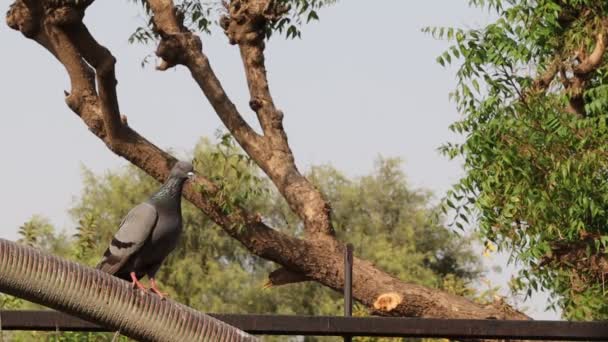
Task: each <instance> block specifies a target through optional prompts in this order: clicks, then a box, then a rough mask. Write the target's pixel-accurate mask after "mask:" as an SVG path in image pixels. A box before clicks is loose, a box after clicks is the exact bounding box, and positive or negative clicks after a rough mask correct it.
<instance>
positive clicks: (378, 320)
mask: <svg viewBox="0 0 608 342" xmlns="http://www.w3.org/2000/svg"><path fill="white" fill-rule="evenodd" d="M210 315H211V316H213V317H215V318H217V319H219V320H221V321H224V322H225V323H228V324H230V325H232V326H234V327H236V328H239V329H241V330H244V331H246V332H248V333H250V334H255V335H303V336H348V337H351V336H377V337H380V336H385V337H435V338H448V339H514V340H551V341H608V322H606V323H604V322H565V321H506V320H473V319H428V318H427V319H425V318H397V317H338V316H330V317H328V316H283V315H236V314H210ZM0 322H1V324H2V329H3V330H38V331H109V330H108V329H106V328H104V327H101V326H99V325H96V324H93V323H89V322H87V321H84V320H81V319H79V318H76V317H72V316H69V315H67V314H64V313H61V312H58V311H21V310H15V311H0Z"/></svg>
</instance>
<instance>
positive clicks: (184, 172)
mask: <svg viewBox="0 0 608 342" xmlns="http://www.w3.org/2000/svg"><path fill="white" fill-rule="evenodd" d="M170 177H175V178H181V179H186V178H192V177H194V167H192V164H191V163H189V162H186V161H178V162H177V163H175V165H173V168H172V169H171V175H170Z"/></svg>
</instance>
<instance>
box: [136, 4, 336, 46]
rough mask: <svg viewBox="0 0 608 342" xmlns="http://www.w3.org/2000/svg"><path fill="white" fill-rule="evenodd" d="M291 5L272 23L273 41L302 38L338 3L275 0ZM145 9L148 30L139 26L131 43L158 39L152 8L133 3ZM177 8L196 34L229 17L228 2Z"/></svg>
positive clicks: (208, 30)
mask: <svg viewBox="0 0 608 342" xmlns="http://www.w3.org/2000/svg"><path fill="white" fill-rule="evenodd" d="M275 1H276V2H278V3H280V4H282V5H285V6H287V8H288V9H289V10H288V11H287V13H286V14H285V15H284V16H283V17H282V18H281V19H279V20H278V21H276V22H271V23H268V27H267V28H266V36H267V37H268V38H270V36H272V34H273V33H274V32H278V33H279V34H284V35H285V37H286V38H288V39H289V38H291V39H293V38H296V37H297V38H300V37H301V36H302V31H301V27H302V26H303V25H304V24H308V23H309V22H311V21H314V20H319V14H318V11H319V10H320V9H321V8H323V7H326V6H330V5H333V4H335V3H336V2H337V0H275ZM133 2H134V3H136V4H138V5H140V6H141V7H142V8H143V9H144V13H145V14H146V17H147V23H146V26H145V27H138V28H137V29H136V30H135V32H134V33H133V34H131V36H130V37H129V42H130V43H134V42H138V43H143V44H147V43H149V42H153V41H155V40H156V39H157V38H158V37H157V35H156V34H155V33H154V31H153V30H152V19H151V15H150V8H149V7H148V5H147V2H146V1H144V0H133ZM175 6H176V8H177V9H178V10H179V12H180V13H182V14H183V17H184V26H186V27H187V28H188V29H190V30H191V31H193V32H203V33H207V34H211V28H212V26H214V25H217V24H218V19H219V18H220V16H222V15H224V14H226V2H224V1H219V0H209V1H201V0H181V1H175Z"/></svg>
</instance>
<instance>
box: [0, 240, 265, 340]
mask: <svg viewBox="0 0 608 342" xmlns="http://www.w3.org/2000/svg"><path fill="white" fill-rule="evenodd" d="M0 292H3V293H7V294H10V295H14V296H16V297H20V298H24V299H27V300H29V301H32V302H35V303H38V304H42V305H45V306H48V307H51V308H53V309H57V310H60V311H64V312H67V313H69V314H72V315H74V316H77V317H80V318H82V319H85V320H88V321H91V322H95V323H97V324H100V325H103V326H105V327H108V328H109V329H112V330H114V331H117V330H118V331H120V333H121V334H123V335H125V336H128V337H131V338H134V339H136V340H139V341H163V342H165V341H166V342H170V341H177V342H182V341H183V342H190V341H210V342H224V341H225V342H233V341H234V342H237V341H258V339H257V338H255V337H253V336H251V335H248V334H247V333H245V332H243V331H241V330H239V329H237V328H234V327H232V326H230V325H228V324H226V323H224V322H221V321H219V320H217V319H215V318H212V317H210V316H207V315H205V314H203V313H200V312H198V311H196V310H194V309H191V308H189V307H187V306H185V305H181V304H179V303H176V302H174V301H172V300H160V299H159V297H158V296H156V295H154V294H151V293H144V292H142V291H140V290H135V289H132V288H131V286H130V284H129V283H128V282H126V281H123V280H120V279H118V278H116V277H113V276H111V275H109V274H106V273H103V272H101V271H98V270H95V269H92V268H89V267H86V266H83V265H80V264H77V263H74V262H71V261H67V260H63V259H61V258H58V257H56V256H53V255H50V254H47V253H44V252H41V251H39V250H37V249H34V248H31V247H26V246H21V245H18V244H16V243H14V242H11V241H7V240H4V239H0Z"/></svg>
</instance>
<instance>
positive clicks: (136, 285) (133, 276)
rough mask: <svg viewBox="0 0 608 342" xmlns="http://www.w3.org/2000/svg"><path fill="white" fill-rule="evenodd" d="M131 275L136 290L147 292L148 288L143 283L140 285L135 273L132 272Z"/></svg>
mask: <svg viewBox="0 0 608 342" xmlns="http://www.w3.org/2000/svg"><path fill="white" fill-rule="evenodd" d="M130 275H131V280H132V281H133V283H132V284H133V288H134V289H135V288H138V289H140V290H142V291H146V290H147V289H146V287H145V286H144V285H143V284H142V283H140V282H139V280H137V277H136V276H135V272H131V273H130Z"/></svg>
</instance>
